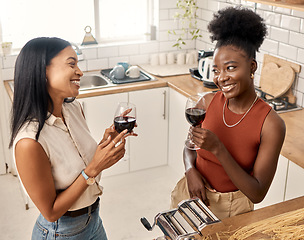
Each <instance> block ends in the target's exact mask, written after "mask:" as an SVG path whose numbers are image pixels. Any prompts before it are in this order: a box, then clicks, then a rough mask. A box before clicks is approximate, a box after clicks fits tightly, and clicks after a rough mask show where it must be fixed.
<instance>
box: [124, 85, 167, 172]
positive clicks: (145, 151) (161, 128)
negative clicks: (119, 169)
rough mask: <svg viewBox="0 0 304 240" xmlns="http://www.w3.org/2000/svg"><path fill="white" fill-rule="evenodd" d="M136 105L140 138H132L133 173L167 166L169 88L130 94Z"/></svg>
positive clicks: (131, 157)
mask: <svg viewBox="0 0 304 240" xmlns="http://www.w3.org/2000/svg"><path fill="white" fill-rule="evenodd" d="M129 102H131V103H134V104H135V105H136V110H137V112H136V114H137V117H136V123H137V125H138V127H137V128H135V129H134V132H136V133H137V134H138V136H137V137H130V171H137V170H142V169H147V168H151V167H156V166H161V165H166V164H167V157H168V88H167V87H164V88H155V89H148V90H141V91H133V92H129Z"/></svg>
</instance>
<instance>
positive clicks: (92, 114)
mask: <svg viewBox="0 0 304 240" xmlns="http://www.w3.org/2000/svg"><path fill="white" fill-rule="evenodd" d="M79 101H80V102H81V103H82V105H83V111H84V114H85V117H86V121H87V124H88V126H89V129H90V132H91V134H92V136H93V137H94V139H95V140H96V142H97V143H99V142H100V140H101V139H102V137H103V134H104V131H105V129H106V128H108V127H109V126H111V124H113V120H114V114H115V110H116V107H117V105H118V103H119V102H127V101H128V93H119V94H110V95H102V96H96V97H88V98H81V99H79ZM126 172H129V141H128V140H127V146H126V154H125V156H124V158H123V159H121V160H120V161H119V162H118V163H116V164H115V165H113V166H112V167H111V168H109V169H106V170H104V171H103V173H102V176H111V175H116V174H121V173H126Z"/></svg>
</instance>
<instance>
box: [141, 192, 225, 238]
mask: <svg viewBox="0 0 304 240" xmlns="http://www.w3.org/2000/svg"><path fill="white" fill-rule="evenodd" d="M140 221H141V222H142V224H143V225H144V226H145V228H146V229H147V230H149V231H152V230H153V228H154V226H155V225H157V226H158V227H159V228H160V229H161V230H162V232H163V233H164V235H165V237H166V239H168V240H186V239H187V240H190V239H197V237H199V236H200V237H202V233H201V231H202V229H203V228H205V227H206V226H207V225H210V224H213V223H217V222H220V220H219V219H218V218H217V217H216V216H215V215H214V214H213V213H212V212H211V211H210V210H209V208H208V207H207V206H206V205H205V204H204V203H203V202H202V201H201V200H200V199H199V198H191V199H189V200H184V201H182V202H180V203H179V204H178V208H175V209H172V210H169V211H164V212H160V213H158V214H157V215H156V216H155V218H154V223H153V225H152V226H151V225H150V223H149V222H148V220H147V219H146V218H145V217H143V218H141V219H140Z"/></svg>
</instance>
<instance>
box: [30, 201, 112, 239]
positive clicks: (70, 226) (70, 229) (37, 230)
mask: <svg viewBox="0 0 304 240" xmlns="http://www.w3.org/2000/svg"><path fill="white" fill-rule="evenodd" d="M50 239H52V240H54V239H56V240H84V239H85V240H107V235H106V232H105V229H104V227H103V225H102V220H101V218H100V216H99V207H98V208H97V209H96V210H95V211H94V212H92V213H91V214H83V215H81V216H79V217H67V216H62V217H61V218H59V219H58V220H57V221H55V222H49V221H47V220H46V219H45V218H44V217H43V216H42V215H41V214H40V215H39V217H38V219H37V221H36V224H35V226H34V229H33V233H32V240H50Z"/></svg>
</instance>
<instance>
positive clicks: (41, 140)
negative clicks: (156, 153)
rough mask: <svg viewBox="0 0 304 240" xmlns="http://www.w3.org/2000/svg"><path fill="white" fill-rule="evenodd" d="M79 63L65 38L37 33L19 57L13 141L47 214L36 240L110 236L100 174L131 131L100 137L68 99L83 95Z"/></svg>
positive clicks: (26, 179)
mask: <svg viewBox="0 0 304 240" xmlns="http://www.w3.org/2000/svg"><path fill="white" fill-rule="evenodd" d="M77 63H78V59H77V55H76V52H75V51H74V50H73V48H72V47H71V45H70V43H69V42H67V41H65V40H62V39H59V38H36V39H33V40H31V41H29V42H28V43H27V44H26V45H25V46H24V47H23V48H22V50H21V52H20V54H19V56H18V57H17V61H16V66H15V77H14V101H13V114H12V122H11V126H12V127H11V128H12V135H11V142H10V146H12V147H13V152H14V158H15V163H16V167H17V170H18V175H19V177H20V179H21V182H22V184H23V186H24V188H25V189H26V191H27V193H28V195H29V197H30V198H31V200H32V201H33V202H34V204H35V205H36V206H37V208H38V209H39V211H40V213H41V214H40V216H39V217H38V219H37V221H36V224H35V226H34V229H33V234H32V239H107V236H106V233H105V230H104V228H103V224H102V221H101V218H100V217H99V196H100V195H101V194H102V188H101V187H100V186H99V180H100V173H101V172H102V171H103V170H105V169H107V168H109V167H111V166H112V165H114V164H115V163H116V162H118V161H119V160H120V159H121V158H122V157H123V156H124V154H125V137H126V136H127V135H126V130H125V131H123V132H122V133H120V134H118V133H117V132H116V131H115V130H114V128H113V127H109V128H108V129H106V131H105V133H104V136H103V139H102V140H101V142H100V143H99V144H97V143H96V142H95V141H94V139H93V137H92V136H91V134H90V132H89V129H88V127H87V124H86V122H85V118H84V116H83V113H82V109H81V106H80V104H79V102H78V101H77V100H75V101H71V100H68V99H72V100H73V99H74V98H75V97H76V96H77V95H78V94H79V87H80V81H81V79H80V78H81V76H82V75H83V73H82V71H81V70H80V69H79V67H78V66H77ZM132 135H135V134H133V133H132ZM120 141H121V143H120V144H119V145H118V146H116V143H118V142H120Z"/></svg>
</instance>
